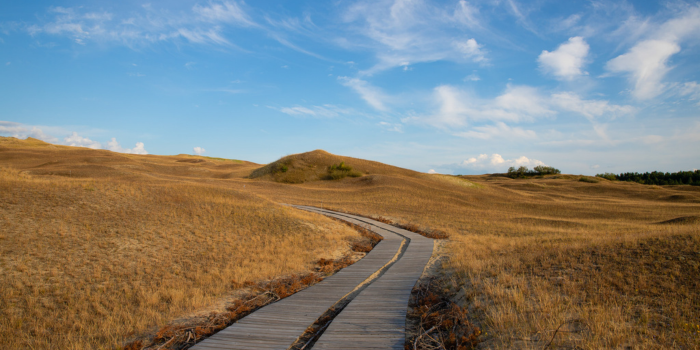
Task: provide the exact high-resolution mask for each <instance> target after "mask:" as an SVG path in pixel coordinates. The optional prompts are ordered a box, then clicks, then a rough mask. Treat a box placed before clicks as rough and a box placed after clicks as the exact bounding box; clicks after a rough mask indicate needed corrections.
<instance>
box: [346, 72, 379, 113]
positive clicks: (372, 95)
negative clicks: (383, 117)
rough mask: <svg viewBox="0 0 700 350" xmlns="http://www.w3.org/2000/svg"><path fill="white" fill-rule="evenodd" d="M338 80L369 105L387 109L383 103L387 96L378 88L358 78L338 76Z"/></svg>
mask: <svg viewBox="0 0 700 350" xmlns="http://www.w3.org/2000/svg"><path fill="white" fill-rule="evenodd" d="M338 80H339V81H340V83H341V84H343V85H345V86H347V87H349V88H351V89H353V90H355V92H357V93H358V94H360V97H362V99H363V100H365V102H367V103H368V104H369V105H370V106H372V107H374V108H375V109H377V110H380V111H387V109H388V108H387V107H386V105H385V104H384V102H385V101H386V100H387V96H386V95H385V94H384V93H383V92H382V91H381V90H380V89H379V88H377V87H374V86H372V85H371V84H370V83H368V82H366V81H364V80H361V79H358V78H348V77H338Z"/></svg>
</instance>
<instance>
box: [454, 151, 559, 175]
mask: <svg viewBox="0 0 700 350" xmlns="http://www.w3.org/2000/svg"><path fill="white" fill-rule="evenodd" d="M538 165H545V164H544V163H543V162H542V161H539V160H537V159H530V158H528V157H525V156H520V157H519V158H514V159H503V157H502V156H501V155H500V154H497V153H494V154H492V155H491V156H489V155H488V154H480V155H479V156H478V157H472V158H469V159H467V160H464V161H463V162H461V163H459V164H458V166H459V167H460V168H466V169H471V170H481V171H505V170H507V169H508V168H509V167H512V166H513V167H516V168H517V167H520V166H526V167H535V166H538Z"/></svg>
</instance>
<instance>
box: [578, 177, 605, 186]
mask: <svg viewBox="0 0 700 350" xmlns="http://www.w3.org/2000/svg"><path fill="white" fill-rule="evenodd" d="M578 180H579V181H581V182H588V183H592V184H597V183H598V182H600V180H598V179H596V178H594V177H588V176H581V178H580V179H578Z"/></svg>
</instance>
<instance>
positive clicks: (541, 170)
mask: <svg viewBox="0 0 700 350" xmlns="http://www.w3.org/2000/svg"><path fill="white" fill-rule="evenodd" d="M556 174H561V171H560V170H559V169H556V168H553V167H551V166H544V165H538V166H536V167H535V168H533V169H532V170H530V169H528V167H526V166H521V167H519V168H517V169H516V168H515V167H510V168H508V173H507V174H506V175H507V176H508V177H510V178H513V179H522V178H527V177H532V176H538V175H556Z"/></svg>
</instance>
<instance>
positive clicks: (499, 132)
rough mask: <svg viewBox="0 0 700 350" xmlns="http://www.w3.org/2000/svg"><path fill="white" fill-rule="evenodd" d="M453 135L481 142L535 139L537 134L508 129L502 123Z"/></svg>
mask: <svg viewBox="0 0 700 350" xmlns="http://www.w3.org/2000/svg"><path fill="white" fill-rule="evenodd" d="M455 135H456V136H459V137H464V138H470V139H481V140H490V139H497V138H506V139H510V140H522V139H530V140H534V139H537V133H535V132H534V131H532V130H525V129H523V128H521V127H510V126H508V125H506V123H504V122H496V123H495V124H494V125H483V126H476V127H473V128H471V130H468V131H462V132H458V133H455Z"/></svg>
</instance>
